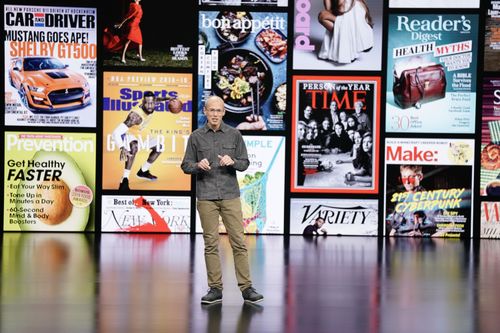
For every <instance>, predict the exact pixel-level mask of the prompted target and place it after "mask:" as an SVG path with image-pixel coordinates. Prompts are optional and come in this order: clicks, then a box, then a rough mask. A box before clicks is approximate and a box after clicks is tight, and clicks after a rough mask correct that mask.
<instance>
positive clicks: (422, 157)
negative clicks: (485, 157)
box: [384, 138, 474, 238]
mask: <svg viewBox="0 0 500 333" xmlns="http://www.w3.org/2000/svg"><path fill="white" fill-rule="evenodd" d="M385 149H386V152H385V156H386V158H385V182H384V184H385V202H384V207H385V208H384V210H385V235H386V236H413V237H459V238H464V237H467V235H472V223H471V221H472V216H473V205H472V198H473V196H472V193H473V191H474V189H473V176H472V175H473V174H474V140H472V139H417V138H408V139H406V138H405V139H403V138H401V139H397V138H387V139H386V141H385Z"/></svg>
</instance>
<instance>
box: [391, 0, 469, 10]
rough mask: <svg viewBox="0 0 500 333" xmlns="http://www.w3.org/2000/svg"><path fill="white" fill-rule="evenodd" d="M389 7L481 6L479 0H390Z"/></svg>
mask: <svg viewBox="0 0 500 333" xmlns="http://www.w3.org/2000/svg"><path fill="white" fill-rule="evenodd" d="M389 8H479V0H453V1H450V0H389Z"/></svg>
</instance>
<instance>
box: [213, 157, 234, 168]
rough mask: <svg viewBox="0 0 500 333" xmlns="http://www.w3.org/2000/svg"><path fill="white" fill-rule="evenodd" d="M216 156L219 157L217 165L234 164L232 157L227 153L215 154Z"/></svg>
mask: <svg viewBox="0 0 500 333" xmlns="http://www.w3.org/2000/svg"><path fill="white" fill-rule="evenodd" d="M217 157H218V158H219V165H220V166H228V165H233V164H234V161H233V159H232V158H231V157H229V156H228V155H224V156H221V155H217Z"/></svg>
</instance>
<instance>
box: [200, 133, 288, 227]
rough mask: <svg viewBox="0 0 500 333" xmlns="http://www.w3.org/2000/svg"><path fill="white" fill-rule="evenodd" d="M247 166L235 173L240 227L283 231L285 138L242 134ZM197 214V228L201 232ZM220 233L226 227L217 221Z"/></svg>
mask: <svg viewBox="0 0 500 333" xmlns="http://www.w3.org/2000/svg"><path fill="white" fill-rule="evenodd" d="M243 139H244V140H245V145H246V147H247V151H248V158H249V160H250V165H249V167H248V169H247V170H245V171H243V172H237V173H236V176H237V178H238V184H239V187H240V198H241V206H242V210H243V228H244V230H245V233H247V234H283V233H284V224H285V221H284V216H283V211H284V209H285V208H284V207H285V194H284V188H285V179H284V177H283V175H284V174H285V146H286V142H285V137H282V136H267V137H263V136H260V137H257V136H248V135H244V136H243ZM201 230H202V229H201V221H200V217H199V214H198V213H196V231H197V232H201ZM219 232H221V233H225V232H226V229H225V227H224V224H223V223H222V219H221V220H220V223H219Z"/></svg>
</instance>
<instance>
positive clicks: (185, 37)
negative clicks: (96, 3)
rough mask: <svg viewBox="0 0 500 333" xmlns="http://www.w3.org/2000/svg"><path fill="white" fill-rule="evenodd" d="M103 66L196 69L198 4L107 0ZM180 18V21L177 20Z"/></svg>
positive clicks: (103, 39) (103, 4)
mask: <svg viewBox="0 0 500 333" xmlns="http://www.w3.org/2000/svg"><path fill="white" fill-rule="evenodd" d="M101 4H102V17H103V25H104V26H103V27H101V31H102V41H101V42H102V46H103V53H102V58H103V64H104V66H110V67H117V66H119V67H169V68H192V66H193V54H194V53H193V52H194V51H195V48H194V47H195V45H194V43H193V41H194V40H195V38H196V35H195V34H194V33H193V27H192V25H193V22H194V21H195V20H196V14H195V13H196V11H195V7H196V4H195V3H193V1H177V2H176V3H175V6H167V7H162V6H159V5H158V3H157V2H155V1H130V0H107V1H103V2H102V3H101ZM173 16H179V17H180V18H181V20H180V21H179V19H175V20H174V19H173Z"/></svg>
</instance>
